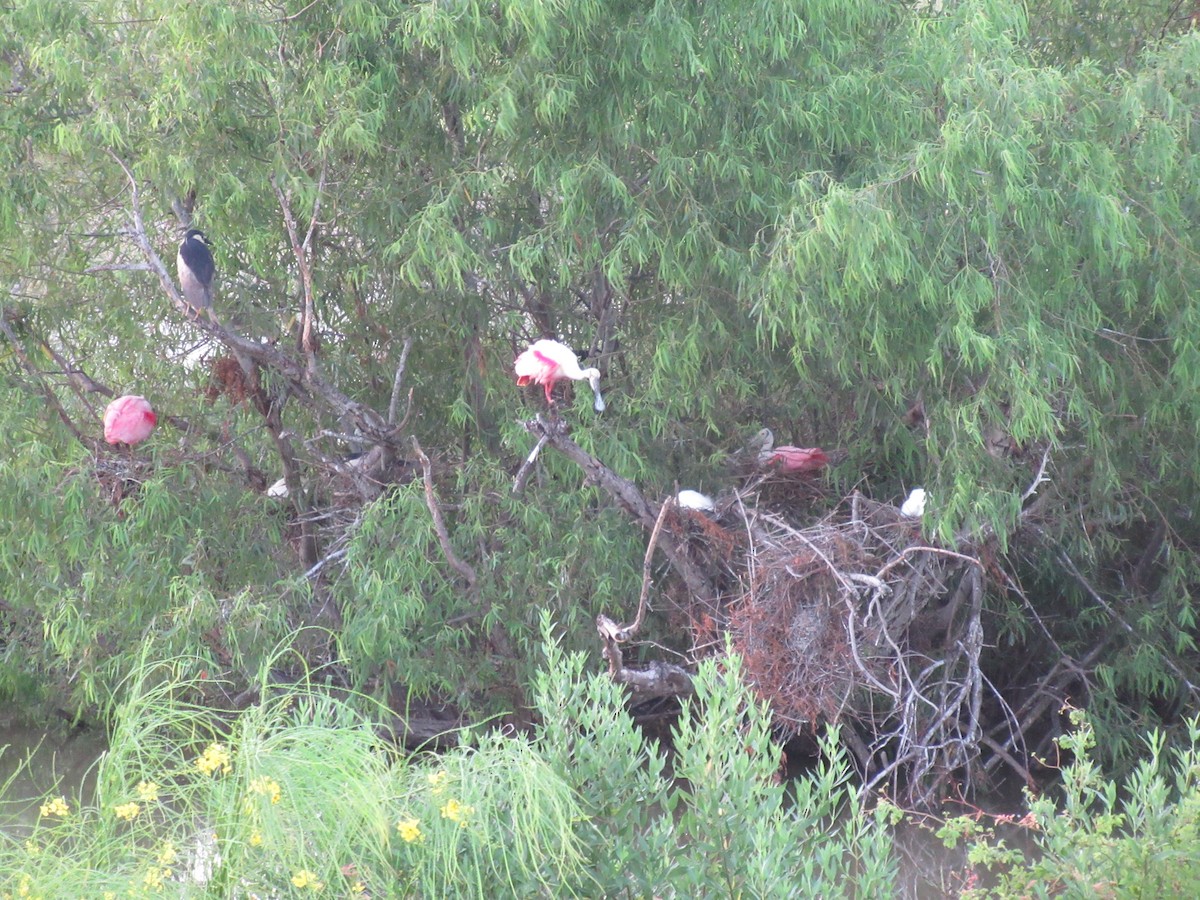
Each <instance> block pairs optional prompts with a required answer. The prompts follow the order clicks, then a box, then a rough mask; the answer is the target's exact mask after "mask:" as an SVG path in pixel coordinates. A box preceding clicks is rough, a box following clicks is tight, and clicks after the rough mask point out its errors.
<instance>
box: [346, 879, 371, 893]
mask: <svg viewBox="0 0 1200 900" xmlns="http://www.w3.org/2000/svg"><path fill="white" fill-rule="evenodd" d="M366 892H367V886H366V885H365V884H363V883H362V882H361V881H356V882H354V884H352V885H350V893H352V894H365V893H366Z"/></svg>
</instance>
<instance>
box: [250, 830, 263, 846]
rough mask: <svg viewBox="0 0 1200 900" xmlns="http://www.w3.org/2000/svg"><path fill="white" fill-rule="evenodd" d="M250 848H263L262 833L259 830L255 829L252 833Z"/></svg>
mask: <svg viewBox="0 0 1200 900" xmlns="http://www.w3.org/2000/svg"><path fill="white" fill-rule="evenodd" d="M250 846H251V847H261V846H262V832H261V831H259V830H258V829H257V828H255V829H254V830H253V831H252V832H250Z"/></svg>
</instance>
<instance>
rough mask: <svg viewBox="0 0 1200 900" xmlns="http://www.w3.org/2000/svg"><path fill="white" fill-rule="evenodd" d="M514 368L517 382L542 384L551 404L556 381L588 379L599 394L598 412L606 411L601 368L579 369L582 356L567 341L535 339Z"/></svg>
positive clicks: (597, 397) (518, 358) (593, 391)
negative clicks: (601, 384) (601, 382)
mask: <svg viewBox="0 0 1200 900" xmlns="http://www.w3.org/2000/svg"><path fill="white" fill-rule="evenodd" d="M513 369H514V371H515V372H516V373H517V384H519V385H522V386H524V385H527V384H540V385H542V387H543V388H545V391H546V402H547V403H553V402H554V400H553V398H552V397H551V396H550V391H551V389H552V388H553V387H554V382H556V381H558V380H560V379H562V378H570V379H571V380H572V381H586V382H587V383H588V384H590V385H591V386H592V393H593V394H595V395H596V402H595V404H594V407H595V410H596V412H604V398H603V397H601V396H600V370H599V369H581V368H579V357H577V356H576V355H575V352H574V351H573V350H572V349H571V348H570V347H568V346H566V345H565V344H560V343H559V342H558V341H550V340H545V339H543V340H540V341H534V342H533V344H532V345H531V346H530V347H529V349H528V350H526V351H525V352H524V353H522V354H521V355H520V356H518V357H517V361H516V362H515V363H513Z"/></svg>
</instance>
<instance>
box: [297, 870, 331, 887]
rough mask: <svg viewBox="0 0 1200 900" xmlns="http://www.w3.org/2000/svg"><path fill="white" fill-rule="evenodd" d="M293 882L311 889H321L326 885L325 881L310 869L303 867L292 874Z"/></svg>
mask: <svg viewBox="0 0 1200 900" xmlns="http://www.w3.org/2000/svg"><path fill="white" fill-rule="evenodd" d="M292 884H294V885H295V886H296V887H298V888H309V889H310V890H314V891H319V890H320V889H321V888H323V887H325V883H324V882H323V881H321V880H320V879H318V878H317V876H316V875H314V874H313V873H312V872H310V871H308V869H301V870H300V871H299V872H297V873H296V874H295V875H293V876H292Z"/></svg>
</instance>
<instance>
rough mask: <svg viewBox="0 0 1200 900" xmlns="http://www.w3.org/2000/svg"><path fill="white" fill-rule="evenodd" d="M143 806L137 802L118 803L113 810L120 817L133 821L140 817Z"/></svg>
mask: <svg viewBox="0 0 1200 900" xmlns="http://www.w3.org/2000/svg"><path fill="white" fill-rule="evenodd" d="M141 811H142V808H141V807H140V806H138V805H137V804H136V803H118V804H117V805H116V806H114V807H113V812H115V813H116V814H117V818H118V819H124V820H125V821H126V822H132V821H133V820H134V819H136V818H137V817H138V813H140V812H141Z"/></svg>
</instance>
